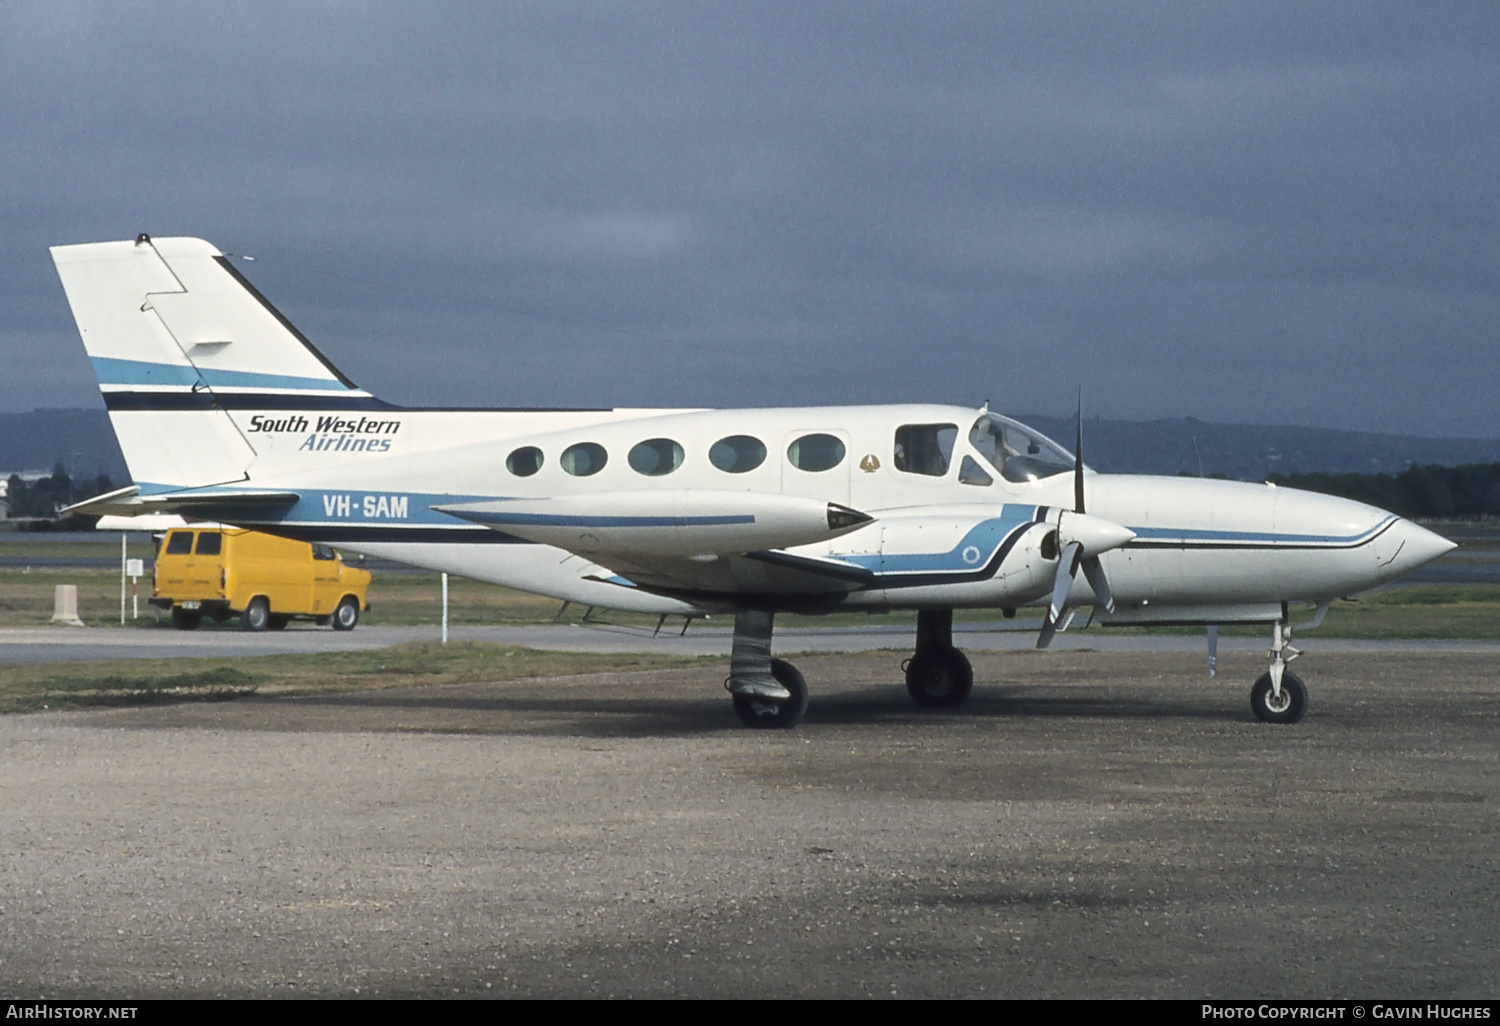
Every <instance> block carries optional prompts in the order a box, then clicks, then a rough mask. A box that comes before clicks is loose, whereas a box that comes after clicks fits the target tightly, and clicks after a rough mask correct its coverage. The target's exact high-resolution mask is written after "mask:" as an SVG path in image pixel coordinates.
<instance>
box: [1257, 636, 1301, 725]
mask: <svg viewBox="0 0 1500 1026" xmlns="http://www.w3.org/2000/svg"><path fill="white" fill-rule="evenodd" d="M1304 626H1305V625H1304ZM1301 654H1302V653H1301V652H1300V651H1299V650H1297V649H1295V648H1293V647H1292V628H1291V625H1290V624H1289V623H1288V624H1283V623H1282V622H1281V621H1279V620H1278V621H1277V622H1276V623H1275V624H1273V625H1272V627H1271V653H1270V655H1271V668H1270V669H1269V670H1267V671H1266V672H1265V673H1263V674H1261V675H1260V678H1259V679H1258V680H1256V682H1255V686H1254V687H1253V688H1251V689H1250V708H1251V710H1252V711H1253V712H1254V713H1255V715H1256V716H1258V717H1259V718H1260V719H1262V720H1265V721H1266V722H1267V723H1296V722H1297V721H1298V720H1300V719H1301V718H1302V715H1303V713H1305V712H1307V685H1306V684H1304V683H1302V678H1301V677H1299V676H1297V675H1296V674H1295V673H1293V672H1292V671H1291V670H1288V669H1287V668H1286V664H1287V663H1289V662H1291V661H1292V660H1293V659H1296V658H1297V657H1298V656H1299V655H1301Z"/></svg>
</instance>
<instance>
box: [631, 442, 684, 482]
mask: <svg viewBox="0 0 1500 1026" xmlns="http://www.w3.org/2000/svg"><path fill="white" fill-rule="evenodd" d="M626 460H627V461H628V462H629V463H630V469H631V470H634V471H635V472H636V473H637V474H645V475H646V476H647V477H661V476H662V475H663V474H670V473H671V472H672V471H674V470H676V469H677V468H678V467H680V466H682V446H680V445H678V444H677V443H676V442H674V441H672V440H671V439H670V438H648V439H647V440H646V441H644V442H640V443H638V444H637V445H636V446H635V447H634V448H632V449H631V450H630V455H629V456H627V457H626Z"/></svg>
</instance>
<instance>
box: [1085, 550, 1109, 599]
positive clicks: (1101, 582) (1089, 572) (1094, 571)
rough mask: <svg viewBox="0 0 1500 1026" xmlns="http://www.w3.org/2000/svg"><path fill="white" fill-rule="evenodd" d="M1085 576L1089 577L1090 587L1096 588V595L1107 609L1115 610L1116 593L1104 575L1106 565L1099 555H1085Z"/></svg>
mask: <svg viewBox="0 0 1500 1026" xmlns="http://www.w3.org/2000/svg"><path fill="white" fill-rule="evenodd" d="M1083 576H1084V577H1085V578H1087V579H1088V582H1089V587H1090V588H1093V589H1094V595H1095V597H1096V598H1098V599H1099V601H1100V602H1102V603H1104V608H1105V610H1106V611H1108V612H1111V613H1113V612H1114V611H1115V593H1114V592H1112V591H1110V589H1109V580H1108V579H1107V578H1106V577H1105V576H1104V566H1103V564H1101V563H1100V562H1099V557H1098V556H1085V557H1083Z"/></svg>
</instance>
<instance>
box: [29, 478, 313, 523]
mask: <svg viewBox="0 0 1500 1026" xmlns="http://www.w3.org/2000/svg"><path fill="white" fill-rule="evenodd" d="M140 491H141V490H140V488H139V486H137V485H130V486H128V487H126V488H119V489H116V490H115V491H112V492H107V493H105V494H104V495H96V496H95V497H94V498H92V499H85V500H84V501H83V502H76V503H74V504H73V505H71V506H67V507H64V508H63V509H61V510H59V511H58V513H59V515H61V516H67V515H68V514H70V513H81V514H84V515H86V516H105V515H113V516H121V517H133V516H140V515H141V514H145V513H152V514H156V513H193V514H199V515H201V514H204V513H207V512H209V511H211V510H225V509H243V508H244V507H246V506H290V505H294V504H295V503H296V502H297V501H298V499H300V498H301V496H300V495H298V494H297V493H296V492H281V491H271V490H269V489H265V488H215V489H212V490H209V489H203V490H196V489H188V490H185V491H180V492H160V493H156V494H153V495H142V494H140Z"/></svg>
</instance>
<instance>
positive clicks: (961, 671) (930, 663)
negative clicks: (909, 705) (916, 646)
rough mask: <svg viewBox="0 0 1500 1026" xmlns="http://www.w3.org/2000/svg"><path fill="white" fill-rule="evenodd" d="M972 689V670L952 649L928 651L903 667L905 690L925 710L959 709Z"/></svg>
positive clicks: (954, 649)
mask: <svg viewBox="0 0 1500 1026" xmlns="http://www.w3.org/2000/svg"><path fill="white" fill-rule="evenodd" d="M973 689H974V668H973V667H972V666H970V665H969V659H968V657H967V656H965V655H964V654H963V653H962V652H960V651H959V650H958V649H956V648H930V649H927V650H926V651H924V652H918V653H917V654H916V655H914V656H912V657H911V659H910V661H908V662H907V664H906V690H907V693H908V694H910V695H911V697H912V701H914V702H916V703H917V704H918V705H920V706H924V707H926V708H928V709H940V708H945V707H951V706H955V705H959V704H961V703H962V702H963V700H964V699H966V698H968V697H969V692H970V691H972V690H973Z"/></svg>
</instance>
